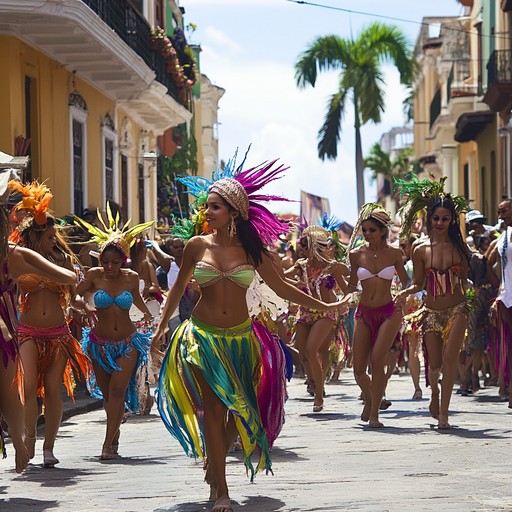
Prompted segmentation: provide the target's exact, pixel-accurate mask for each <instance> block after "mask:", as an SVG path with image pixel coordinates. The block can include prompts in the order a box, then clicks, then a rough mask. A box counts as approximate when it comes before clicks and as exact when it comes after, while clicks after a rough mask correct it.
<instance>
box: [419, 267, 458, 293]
mask: <svg viewBox="0 0 512 512" xmlns="http://www.w3.org/2000/svg"><path fill="white" fill-rule="evenodd" d="M459 273H460V265H452V266H451V267H448V268H447V269H446V270H439V269H437V268H435V267H429V268H426V269H425V274H426V279H427V292H428V293H430V295H432V297H434V298H436V297H437V296H438V295H452V294H454V293H455V290H456V289H460V288H461V286H462V281H461V279H460V276H459Z"/></svg>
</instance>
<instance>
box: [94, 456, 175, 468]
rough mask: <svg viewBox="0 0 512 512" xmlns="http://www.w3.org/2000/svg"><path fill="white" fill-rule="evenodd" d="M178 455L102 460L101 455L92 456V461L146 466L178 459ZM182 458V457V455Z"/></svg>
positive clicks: (115, 464)
mask: <svg viewBox="0 0 512 512" xmlns="http://www.w3.org/2000/svg"><path fill="white" fill-rule="evenodd" d="M177 458H178V456H176V457H174V456H167V457H123V456H119V457H118V458H117V459H111V460H101V459H100V458H99V457H94V458H90V459H89V460H90V461H94V462H98V463H99V464H102V465H103V464H105V465H107V466H110V465H111V466H146V465H162V464H167V461H168V460H170V459H177ZM180 458H181V457H180Z"/></svg>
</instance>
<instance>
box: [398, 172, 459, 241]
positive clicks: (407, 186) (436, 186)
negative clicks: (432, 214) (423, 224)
mask: <svg viewBox="0 0 512 512" xmlns="http://www.w3.org/2000/svg"><path fill="white" fill-rule="evenodd" d="M446 180H447V177H446V176H444V177H443V178H441V179H440V180H439V181H436V180H435V179H427V178H426V179H423V180H420V179H419V178H418V176H416V175H412V176H411V179H409V180H402V179H396V180H395V184H396V186H397V187H398V189H399V191H400V199H404V198H407V201H406V202H405V203H404V205H403V206H402V207H401V208H400V210H399V211H398V213H399V215H400V218H401V221H402V228H401V230H400V238H407V237H408V236H409V234H410V233H411V230H412V226H413V225H414V222H415V221H416V217H417V215H418V212H420V211H421V210H424V209H427V208H428V205H429V204H430V202H431V201H432V200H434V199H435V198H437V197H446V198H447V199H451V200H452V201H453V203H454V205H455V212H456V213H457V214H459V213H462V212H464V211H466V210H467V208H468V205H467V202H466V199H465V198H464V197H462V196H452V195H451V194H448V193H446V192H445V190H444V183H445V181H446Z"/></svg>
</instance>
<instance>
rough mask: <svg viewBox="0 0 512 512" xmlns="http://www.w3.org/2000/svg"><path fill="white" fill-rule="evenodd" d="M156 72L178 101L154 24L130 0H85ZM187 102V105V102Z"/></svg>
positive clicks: (176, 88)
mask: <svg viewBox="0 0 512 512" xmlns="http://www.w3.org/2000/svg"><path fill="white" fill-rule="evenodd" d="M82 2H83V3H84V4H86V5H87V6H88V7H90V8H91V9H92V10H93V11H94V12H95V13H96V14H97V15H98V16H99V17H100V18H101V19H102V20H103V21H104V22H105V23H106V24H107V25H108V26H109V27H110V28H112V30H114V32H115V33H116V34H117V35H118V36H119V37H120V38H121V39H122V40H123V41H124V42H125V43H126V44H127V45H128V46H129V47H130V48H131V49H132V50H134V51H135V52H136V53H137V54H138V55H139V56H140V57H141V58H142V59H143V60H144V62H145V63H146V64H147V65H148V66H149V67H150V68H151V69H152V70H153V71H154V72H155V74H156V79H157V80H158V81H159V82H160V83H161V84H163V85H165V87H167V92H168V94H169V95H170V96H171V97H172V98H174V99H175V100H176V101H178V102H179V101H180V99H179V91H178V86H177V85H176V83H175V82H174V80H173V78H172V76H171V75H170V74H169V72H168V71H167V67H166V63H165V58H164V57H163V55H161V54H160V53H158V52H156V51H155V50H153V48H152V47H151V27H150V25H149V23H148V22H147V21H146V20H145V19H144V17H143V16H142V15H141V14H140V13H139V12H138V11H137V9H135V8H134V7H133V5H132V4H131V3H130V2H129V1H128V0H116V1H112V0H82ZM186 106H187V105H186Z"/></svg>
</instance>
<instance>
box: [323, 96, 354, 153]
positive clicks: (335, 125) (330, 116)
mask: <svg viewBox="0 0 512 512" xmlns="http://www.w3.org/2000/svg"><path fill="white" fill-rule="evenodd" d="M347 93H348V91H347V90H343V89H340V90H339V91H338V92H337V93H336V94H333V95H332V96H331V98H330V101H329V109H328V110H327V114H326V115H325V120H324V124H323V126H322V128H320V130H319V131H318V156H319V157H320V158H321V159H322V160H325V159H326V158H328V159H329V160H336V157H337V156H338V142H339V140H340V135H341V122H342V120H343V113H344V111H345V101H346V98H347Z"/></svg>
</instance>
